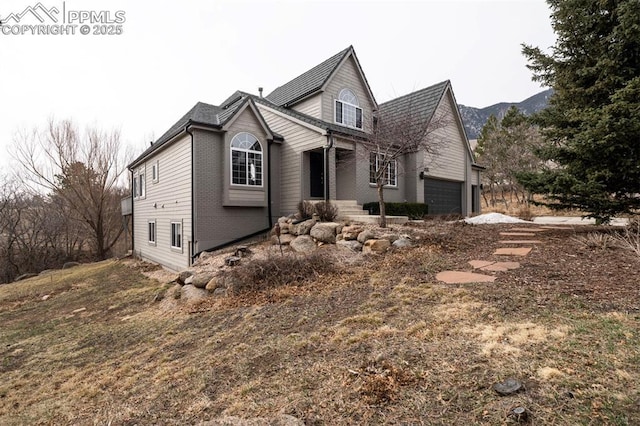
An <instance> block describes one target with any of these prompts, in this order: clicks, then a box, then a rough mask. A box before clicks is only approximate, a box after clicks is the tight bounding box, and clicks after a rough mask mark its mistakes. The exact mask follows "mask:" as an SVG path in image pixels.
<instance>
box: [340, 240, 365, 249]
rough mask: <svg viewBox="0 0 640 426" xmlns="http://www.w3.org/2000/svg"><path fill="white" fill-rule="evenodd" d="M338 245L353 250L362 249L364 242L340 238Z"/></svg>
mask: <svg viewBox="0 0 640 426" xmlns="http://www.w3.org/2000/svg"><path fill="white" fill-rule="evenodd" d="M336 246H338V247H346V248H348V249H349V250H351V251H361V250H362V244H360V243H359V242H358V241H356V240H340V241H337V242H336Z"/></svg>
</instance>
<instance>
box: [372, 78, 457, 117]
mask: <svg viewBox="0 0 640 426" xmlns="http://www.w3.org/2000/svg"><path fill="white" fill-rule="evenodd" d="M450 86H451V82H450V81H449V80H445V81H442V82H440V83H437V84H434V85H433V86H429V87H426V88H424V89H421V90H418V91H416V92H413V93H409V94H407V95H404V96H400V97H399V98H395V99H392V100H390V101H387V102H384V103H382V104H380V106H379V111H380V114H381V115H392V116H393V115H396V114H406V113H411V114H412V115H414V114H415V115H419V116H420V117H427V118H428V119H429V120H431V118H432V117H433V114H434V113H435V111H436V109H437V108H438V105H439V104H440V100H441V99H442V97H443V96H444V93H445V91H446V90H447V88H448V87H450Z"/></svg>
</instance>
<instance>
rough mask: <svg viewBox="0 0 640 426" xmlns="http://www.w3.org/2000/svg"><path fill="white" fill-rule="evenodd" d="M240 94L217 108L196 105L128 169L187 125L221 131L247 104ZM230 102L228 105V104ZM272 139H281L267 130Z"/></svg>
mask: <svg viewBox="0 0 640 426" xmlns="http://www.w3.org/2000/svg"><path fill="white" fill-rule="evenodd" d="M240 93H241V92H235V93H234V94H233V95H232V96H231V97H229V99H227V100H226V101H225V103H228V104H227V105H224V104H223V106H221V107H219V106H216V105H210V104H207V103H204V102H198V103H196V104H195V105H194V106H193V108H191V109H190V110H189V111H188V112H187V113H186V114H185V115H184V116H182V118H180V119H179V120H178V121H176V122H175V123H174V125H173V126H171V127H170V128H169V130H167V131H166V132H165V133H164V134H163V135H162V136H160V137H159V138H158V139H157V140H156V141H155V142H154V143H153V144H152V145H151V146H150V147H149V148H147V149H146V150H145V151H144V152H143V153H142V154H140V155H139V156H138V157H137V158H136V159H135V160H134V161H133V162H131V164H130V165H129V168H132V167H135V166H136V165H137V164H139V163H140V162H141V161H142V160H144V159H145V158H147V157H148V156H149V155H150V154H151V153H153V152H154V151H156V150H158V149H160V148H161V147H162V146H164V145H166V144H167V143H168V142H169V141H171V140H172V139H173V138H174V137H175V136H177V135H179V134H180V133H182V132H183V131H184V130H185V128H186V126H187V125H188V124H197V125H201V126H206V127H211V128H214V129H222V127H223V126H224V125H225V124H226V123H227V122H229V120H231V118H233V116H234V115H235V114H236V113H237V112H238V111H240V110H241V107H242V105H244V104H245V103H246V102H249V98H248V97H246V96H245V97H238V94H240ZM229 102H230V103H229ZM269 131H270V132H271V134H272V135H273V136H274V137H279V138H281V136H280V135H278V134H277V133H274V132H272V131H271V130H269Z"/></svg>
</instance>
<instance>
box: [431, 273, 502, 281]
mask: <svg viewBox="0 0 640 426" xmlns="http://www.w3.org/2000/svg"><path fill="white" fill-rule="evenodd" d="M436 279H437V280H438V281H443V282H445V283H447V284H469V283H492V282H494V281H495V280H496V277H494V276H491V275H484V274H475V273H473V272H462V271H443V272H440V273H438V274H437V275H436Z"/></svg>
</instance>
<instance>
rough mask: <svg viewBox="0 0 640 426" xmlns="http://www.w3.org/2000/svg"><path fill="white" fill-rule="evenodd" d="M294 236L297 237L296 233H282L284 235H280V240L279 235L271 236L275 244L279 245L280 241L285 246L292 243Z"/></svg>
mask: <svg viewBox="0 0 640 426" xmlns="http://www.w3.org/2000/svg"><path fill="white" fill-rule="evenodd" d="M294 238H296V237H295V236H294V235H291V234H282V235H280V240H278V236H277V235H272V236H271V242H272V243H273V244H274V245H278V243H279V244H282V245H283V246H288V245H289V244H291V241H293V240H294Z"/></svg>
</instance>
